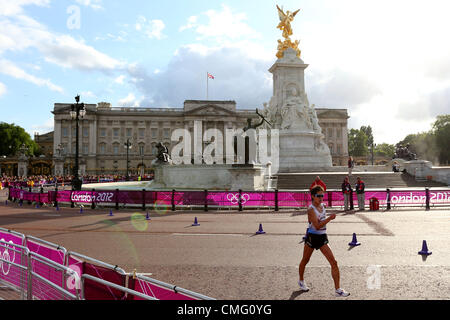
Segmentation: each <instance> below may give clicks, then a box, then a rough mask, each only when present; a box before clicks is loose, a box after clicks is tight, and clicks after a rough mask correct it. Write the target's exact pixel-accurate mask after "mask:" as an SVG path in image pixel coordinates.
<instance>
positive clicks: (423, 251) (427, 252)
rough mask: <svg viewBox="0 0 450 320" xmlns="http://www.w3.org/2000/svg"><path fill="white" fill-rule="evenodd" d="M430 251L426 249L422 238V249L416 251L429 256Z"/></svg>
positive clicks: (425, 243) (425, 242)
mask: <svg viewBox="0 0 450 320" xmlns="http://www.w3.org/2000/svg"><path fill="white" fill-rule="evenodd" d="M431 253H432V252H431V251H428V246H427V241H426V240H423V242H422V250H421V251H419V252H418V254H421V255H423V256H429V255H430V254H431Z"/></svg>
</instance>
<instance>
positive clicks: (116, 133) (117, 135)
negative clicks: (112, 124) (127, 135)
mask: <svg viewBox="0 0 450 320" xmlns="http://www.w3.org/2000/svg"><path fill="white" fill-rule="evenodd" d="M119 130H120V129H119V128H114V129H113V136H114V138H118V137H119Z"/></svg>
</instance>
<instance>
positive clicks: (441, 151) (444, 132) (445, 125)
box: [432, 114, 450, 165]
mask: <svg viewBox="0 0 450 320" xmlns="http://www.w3.org/2000/svg"><path fill="white" fill-rule="evenodd" d="M432 131H433V134H434V137H435V139H436V146H437V149H438V158H439V162H440V163H441V164H445V165H448V164H449V162H450V114H446V115H440V116H437V119H436V121H435V122H434V124H433V129H432Z"/></svg>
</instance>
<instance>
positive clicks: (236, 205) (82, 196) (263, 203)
mask: <svg viewBox="0 0 450 320" xmlns="http://www.w3.org/2000/svg"><path fill="white" fill-rule="evenodd" d="M8 199H9V200H11V201H18V202H19V203H20V204H22V203H23V201H28V203H31V202H35V203H39V204H41V205H42V203H47V204H53V205H54V206H58V205H59V204H60V203H66V204H70V205H71V206H72V207H74V206H75V204H80V205H81V204H82V205H90V206H91V208H92V209H94V208H95V207H97V206H105V207H106V206H108V207H115V209H116V210H119V207H120V206H125V205H126V206H130V207H141V208H142V210H144V211H145V210H146V209H147V208H149V209H151V210H160V209H163V210H172V211H175V210H177V209H186V208H203V209H204V210H205V211H208V210H209V209H210V208H214V209H238V210H239V211H242V210H243V209H245V208H266V209H274V210H275V211H278V210H279V208H306V207H308V206H309V205H310V204H311V196H310V194H309V191H279V190H275V191H243V190H237V191H216V190H203V191H182V190H171V191H170V190H165V191H155V190H145V189H142V190H136V191H127V190H119V189H115V190H101V191H100V190H98V191H96V190H95V189H92V190H84V191H71V190H60V191H58V190H53V191H52V190H50V191H48V192H47V193H45V192H42V193H41V192H39V193H35V192H29V191H27V190H26V189H25V190H24V189H18V188H10V192H9V197H8ZM351 199H352V201H350V206H352V205H353V204H354V203H357V194H356V193H352V195H351ZM372 199H377V201H378V202H379V206H380V208H382V207H384V208H386V209H388V210H389V209H391V208H392V207H425V208H426V209H429V208H430V207H440V206H450V188H447V189H446V188H438V189H434V188H433V189H429V188H425V189H422V190H420V189H395V190H394V189H385V190H382V189H372V190H369V189H367V190H366V191H365V205H366V206H369V205H370V203H371V201H372ZM323 201H324V203H325V204H326V205H327V206H328V207H343V206H344V195H343V193H342V192H341V191H338V190H329V191H327V192H325V194H324V199H323Z"/></svg>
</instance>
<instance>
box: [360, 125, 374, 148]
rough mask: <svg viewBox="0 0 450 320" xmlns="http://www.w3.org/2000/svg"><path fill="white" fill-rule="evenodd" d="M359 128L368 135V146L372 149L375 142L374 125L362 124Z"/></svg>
mask: <svg viewBox="0 0 450 320" xmlns="http://www.w3.org/2000/svg"><path fill="white" fill-rule="evenodd" d="M359 130H361V131H362V132H364V133H365V135H366V136H367V143H366V144H367V147H368V148H369V149H370V148H372V144H373V143H374V140H373V133H372V127H371V126H367V127H366V126H362V127H361V128H360V129H359Z"/></svg>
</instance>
